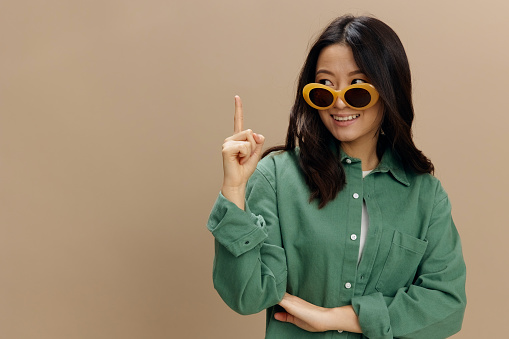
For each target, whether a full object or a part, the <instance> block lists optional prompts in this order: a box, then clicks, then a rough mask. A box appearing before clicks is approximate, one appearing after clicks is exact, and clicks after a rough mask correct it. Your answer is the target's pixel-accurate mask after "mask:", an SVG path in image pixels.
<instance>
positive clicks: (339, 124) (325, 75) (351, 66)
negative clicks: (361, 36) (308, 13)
mask: <svg viewBox="0 0 509 339" xmlns="http://www.w3.org/2000/svg"><path fill="white" fill-rule="evenodd" d="M315 82H317V83H321V84H324V85H326V86H330V87H332V88H334V89H335V90H341V89H343V88H345V87H347V86H349V85H351V84H355V83H362V82H368V83H369V82H370V80H369V79H368V78H367V77H366V75H365V74H363V73H362V72H361V71H360V70H359V67H358V66H357V64H356V63H355V60H354V58H353V54H352V49H351V48H350V47H349V46H346V45H340V44H334V45H330V46H328V47H325V48H324V49H323V50H322V51H321V53H320V55H319V57H318V62H317V64H316V73H315ZM318 112H319V114H320V118H321V119H322V121H323V123H324V125H325V127H326V128H327V129H328V130H329V132H331V133H332V135H333V136H334V137H335V138H336V139H338V140H340V141H341V143H342V145H343V147H344V146H347V147H348V148H351V147H354V148H358V146H360V147H361V148H364V147H372V146H373V145H376V142H377V138H378V130H379V126H380V124H381V122H382V103H381V101H380V100H379V101H378V102H377V103H376V104H375V105H374V106H371V107H370V108H368V109H366V110H354V109H352V108H350V107H348V106H347V105H346V104H345V103H344V102H343V101H342V100H341V99H340V98H338V99H337V100H336V102H335V104H334V106H332V107H331V108H329V109H326V110H319V111H318Z"/></svg>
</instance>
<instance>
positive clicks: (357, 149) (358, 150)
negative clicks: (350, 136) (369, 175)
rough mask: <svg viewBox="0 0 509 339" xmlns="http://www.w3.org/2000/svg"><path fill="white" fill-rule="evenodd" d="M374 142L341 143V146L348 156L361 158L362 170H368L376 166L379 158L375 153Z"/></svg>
mask: <svg viewBox="0 0 509 339" xmlns="http://www.w3.org/2000/svg"><path fill="white" fill-rule="evenodd" d="M376 144H377V143H376V142H374V143H372V142H370V143H368V144H352V143H348V142H346V143H341V148H342V149H343V151H344V152H345V153H346V154H348V156H350V157H353V158H357V159H360V160H361V163H362V170H363V171H370V170H372V169H374V168H375V167H376V166H378V163H379V162H380V159H378V154H377V153H376Z"/></svg>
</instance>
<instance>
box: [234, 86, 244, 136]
mask: <svg viewBox="0 0 509 339" xmlns="http://www.w3.org/2000/svg"><path fill="white" fill-rule="evenodd" d="M243 130H244V113H243V112H242V100H240V97H239V96H238V95H236V96H235V115H234V116H233V132H234V133H235V134H237V133H240V132H242V131H243Z"/></svg>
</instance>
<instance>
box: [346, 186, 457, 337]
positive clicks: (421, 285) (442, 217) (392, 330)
mask: <svg viewBox="0 0 509 339" xmlns="http://www.w3.org/2000/svg"><path fill="white" fill-rule="evenodd" d="M435 201H437V202H436V203H435V205H434V207H433V212H432V216H431V219H430V224H429V227H428V232H427V237H426V241H427V242H428V246H427V248H426V252H425V253H424V256H423V258H422V260H421V263H420V264H419V267H418V270H417V274H416V278H415V279H414V283H413V284H412V285H410V287H403V288H400V289H399V290H398V291H397V293H396V294H395V295H394V297H386V296H383V295H382V293H379V292H377V293H373V294H370V295H365V296H359V297H355V298H353V300H352V305H353V307H354V310H355V312H356V313H357V315H358V317H359V322H360V325H361V328H362V330H363V333H364V335H366V336H367V337H368V338H371V339H374V338H413V339H416V338H447V337H449V336H451V335H453V334H454V333H456V332H458V331H459V330H460V329H461V324H462V322H463V315H464V311H465V307H466V294H465V279H466V267H465V262H464V260H463V255H462V250H461V243H460V238H459V235H458V232H457V230H456V227H455V225H454V222H453V220H452V216H451V205H450V202H449V199H448V198H447V194H446V193H445V191H444V190H443V189H442V187H441V186H440V185H439V188H438V193H437V195H436V200H435Z"/></svg>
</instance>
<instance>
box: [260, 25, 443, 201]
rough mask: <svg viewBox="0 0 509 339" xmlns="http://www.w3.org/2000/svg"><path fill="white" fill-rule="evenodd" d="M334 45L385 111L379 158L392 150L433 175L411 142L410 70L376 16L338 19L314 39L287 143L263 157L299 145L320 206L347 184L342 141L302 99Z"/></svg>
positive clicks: (390, 32) (394, 36)
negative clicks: (346, 52) (346, 53)
mask: <svg viewBox="0 0 509 339" xmlns="http://www.w3.org/2000/svg"><path fill="white" fill-rule="evenodd" d="M332 44H343V45H346V46H349V47H350V48H351V49H352V52H353V56H354V59H355V62H356V63H357V66H358V67H359V69H360V70H361V71H362V72H363V73H364V74H366V76H367V77H368V78H369V79H370V80H371V83H372V84H373V86H375V88H376V89H377V90H378V92H379V94H380V99H379V100H381V102H382V107H383V108H384V111H383V118H382V123H381V126H380V130H382V131H383V134H384V135H383V136H380V137H379V138H378V141H377V155H378V158H379V159H380V158H381V157H382V155H383V153H384V151H385V149H386V148H387V147H391V148H392V149H393V150H394V151H395V152H396V154H397V155H398V156H399V158H400V159H401V161H402V163H403V165H404V166H405V167H406V168H408V169H411V170H413V171H415V172H416V173H433V170H434V167H433V164H432V163H431V161H430V160H429V159H428V158H427V157H426V156H425V155H424V154H423V153H422V152H421V151H420V150H418V149H417V147H416V146H415V144H414V142H413V140H412V129H411V128H412V122H413V119H414V109H413V105H412V83H411V76H410V67H409V65H408V59H407V56H406V53H405V49H404V48H403V45H402V43H401V41H400V40H399V38H398V36H397V34H396V33H395V32H394V31H393V30H392V29H391V28H390V27H389V26H387V25H386V24H385V23H383V22H382V21H380V20H378V19H376V18H372V17H367V16H359V17H354V16H352V15H345V16H341V17H339V18H337V19H335V20H334V21H332V22H331V23H330V24H329V26H327V27H326V28H325V30H324V31H323V32H322V34H321V35H320V36H319V37H318V39H317V40H316V42H315V43H314V44H313V45H312V47H311V49H310V51H309V54H308V56H307V58H306V61H305V63H304V66H303V67H302V70H301V72H300V76H299V80H298V86H297V92H296V95H295V102H294V104H293V107H292V109H291V113H290V123H289V126H288V132H287V136H286V143H285V144H284V145H280V146H275V147H272V148H269V149H267V150H266V151H265V152H264V154H263V156H266V155H267V154H269V153H271V152H274V151H290V150H294V149H295V147H296V146H298V147H299V150H300V151H299V162H300V166H301V168H302V171H303V172H304V174H305V177H306V183H307V185H308V186H309V189H310V191H311V195H310V197H309V200H310V201H313V200H315V199H318V201H319V208H323V207H324V206H325V205H327V203H328V202H329V201H331V200H333V199H334V198H335V197H336V195H337V194H338V192H339V191H341V190H342V189H343V188H344V186H345V184H346V178H345V171H344V169H343V166H342V164H341V162H340V159H339V157H338V152H339V148H340V147H341V142H340V141H339V140H337V139H336V138H335V137H334V136H332V134H331V133H330V132H329V131H328V130H327V128H326V127H325V126H324V124H323V122H322V121H321V119H320V116H319V114H318V113H317V110H316V109H314V108H312V107H310V106H309V105H308V104H307V103H306V102H305V101H304V98H303V96H302V89H303V88H304V86H305V85H306V84H308V83H310V82H315V72H316V64H317V61H318V56H319V55H320V52H321V51H322V50H323V49H324V48H325V47H327V46H330V45H332ZM378 135H380V133H378ZM331 145H333V147H331Z"/></svg>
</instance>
